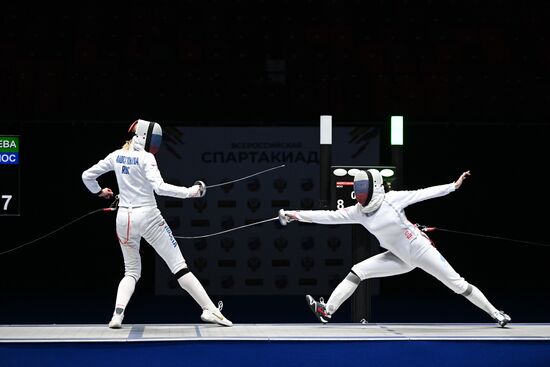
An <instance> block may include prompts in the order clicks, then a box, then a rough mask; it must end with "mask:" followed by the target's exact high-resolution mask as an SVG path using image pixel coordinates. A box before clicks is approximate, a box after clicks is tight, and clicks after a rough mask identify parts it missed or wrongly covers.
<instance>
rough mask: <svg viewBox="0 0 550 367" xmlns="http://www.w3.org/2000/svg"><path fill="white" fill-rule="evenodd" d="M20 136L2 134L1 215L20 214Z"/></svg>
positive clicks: (0, 137)
mask: <svg viewBox="0 0 550 367" xmlns="http://www.w3.org/2000/svg"><path fill="white" fill-rule="evenodd" d="M19 143H20V140H19V136H15V135H0V216H2V215H20V213H19V208H20V200H21V197H20V196H19V187H20V186H19V178H20V167H21V165H20V160H19V159H20V157H19Z"/></svg>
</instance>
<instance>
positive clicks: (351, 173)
mask: <svg viewBox="0 0 550 367" xmlns="http://www.w3.org/2000/svg"><path fill="white" fill-rule="evenodd" d="M371 168H375V169H377V170H379V171H380V174H381V175H382V177H383V178H384V183H386V184H389V185H390V186H391V182H392V181H393V180H394V179H395V177H396V168H395V166H331V167H330V170H331V172H330V191H331V201H330V202H331V209H332V210H337V209H342V208H345V207H348V206H352V205H355V204H357V201H356V200H355V192H354V191H353V178H354V177H355V174H356V172H357V171H358V170H361V171H366V170H368V169H371Z"/></svg>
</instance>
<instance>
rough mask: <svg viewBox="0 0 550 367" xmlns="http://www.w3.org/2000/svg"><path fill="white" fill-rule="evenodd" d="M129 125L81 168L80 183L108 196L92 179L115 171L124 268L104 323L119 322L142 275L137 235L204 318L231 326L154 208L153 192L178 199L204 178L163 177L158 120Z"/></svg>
mask: <svg viewBox="0 0 550 367" xmlns="http://www.w3.org/2000/svg"><path fill="white" fill-rule="evenodd" d="M128 131H129V132H130V133H134V136H133V137H132V139H131V140H130V141H128V142H126V144H125V145H124V146H123V147H122V148H121V149H118V150H116V151H114V152H112V153H110V154H109V155H107V157H105V158H104V159H102V160H100V161H99V162H98V163H96V164H95V165H93V166H92V167H90V168H89V169H87V170H86V171H84V173H82V180H83V182H84V185H86V187H87V188H88V190H90V192H92V193H94V194H96V195H98V196H100V197H103V198H106V199H108V198H110V197H112V196H113V192H112V190H111V189H110V188H107V187H105V188H101V186H100V185H99V183H98V181H97V178H98V177H99V176H101V175H102V174H104V173H106V172H110V171H114V172H115V176H116V180H117V184H118V189H119V207H118V213H117V217H116V232H117V236H118V240H119V243H120V248H121V250H122V255H123V257H124V267H125V272H124V277H123V278H122V280H121V281H120V284H119V286H118V291H117V296H116V305H115V310H114V312H113V316H112V319H111V321H110V323H109V327H110V328H115V329H117V328H120V327H121V326H122V320H123V318H124V311H125V310H126V306H127V305H128V302H129V301H130V298H131V297H132V294H133V293H134V289H135V286H136V283H137V281H138V280H139V278H140V276H141V256H140V254H139V247H140V240H141V238H144V239H145V240H146V241H147V242H148V243H149V244H150V245H151V246H152V247H153V248H154V249H155V251H156V252H157V253H158V254H159V255H160V257H161V258H162V259H163V260H164V262H165V263H166V265H168V267H169V269H170V271H171V272H172V273H173V274H174V276H175V278H176V279H177V281H178V283H179V284H180V286H181V287H182V288H183V289H184V290H186V291H187V292H188V293H189V294H190V295H191V296H192V297H193V299H194V300H195V301H196V302H197V303H198V304H199V306H200V307H201V308H202V310H203V311H202V314H201V319H202V320H203V321H205V322H212V323H217V324H220V325H224V326H231V325H232V322H231V321H229V320H228V319H227V318H225V317H224V316H223V314H222V313H221V305H222V304H221V303H220V306H219V307H216V306H215V305H214V304H213V303H212V301H211V299H210V297H209V296H208V294H207V293H206V290H205V289H204V287H203V286H202V284H201V283H200V282H199V280H198V279H197V278H196V277H195V275H194V274H193V273H191V272H190V271H189V268H188V267H187V264H186V262H185V259H184V258H183V255H182V253H181V250H180V248H179V246H178V242H177V241H176V239H175V238H174V236H173V235H172V231H171V230H170V227H169V226H168V224H167V223H166V221H165V220H164V218H163V217H162V215H161V213H160V210H159V209H158V208H157V202H156V199H155V193H156V194H157V195H163V196H171V197H176V198H180V199H187V198H195V197H201V196H203V195H204V194H205V192H206V186H205V184H204V183H203V182H202V181H197V182H195V184H194V185H193V186H191V187H184V186H175V185H171V184H168V183H166V182H164V180H163V179H162V176H161V174H160V171H159V169H158V167H157V161H156V159H155V156H154V155H153V154H154V153H156V152H157V151H158V149H159V147H160V144H161V141H162V128H161V126H160V125H159V124H158V123H155V122H149V121H145V120H137V121H135V122H134V123H133V124H132V126H130V129H129V130H128Z"/></svg>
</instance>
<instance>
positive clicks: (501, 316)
mask: <svg viewBox="0 0 550 367" xmlns="http://www.w3.org/2000/svg"><path fill="white" fill-rule="evenodd" d="M493 319H495V321H496V322H498V325H499V326H500V327H505V326H506V324H508V323H509V322H510V321H512V319H511V318H510V316H508V315H506V314H505V313H504V311H497V312H495V313H494V314H493Z"/></svg>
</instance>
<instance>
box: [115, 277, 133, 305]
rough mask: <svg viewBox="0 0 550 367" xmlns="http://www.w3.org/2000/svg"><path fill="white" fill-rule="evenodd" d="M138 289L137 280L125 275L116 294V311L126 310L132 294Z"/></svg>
mask: <svg viewBox="0 0 550 367" xmlns="http://www.w3.org/2000/svg"><path fill="white" fill-rule="evenodd" d="M135 289H136V280H135V279H134V278H133V277H129V276H125V277H124V278H122V280H121V281H120V283H119V284H118V291H117V294H116V305H115V313H118V314H121V313H123V312H124V309H125V308H126V305H127V304H128V302H130V298H131V297H132V294H134V290H135Z"/></svg>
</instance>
